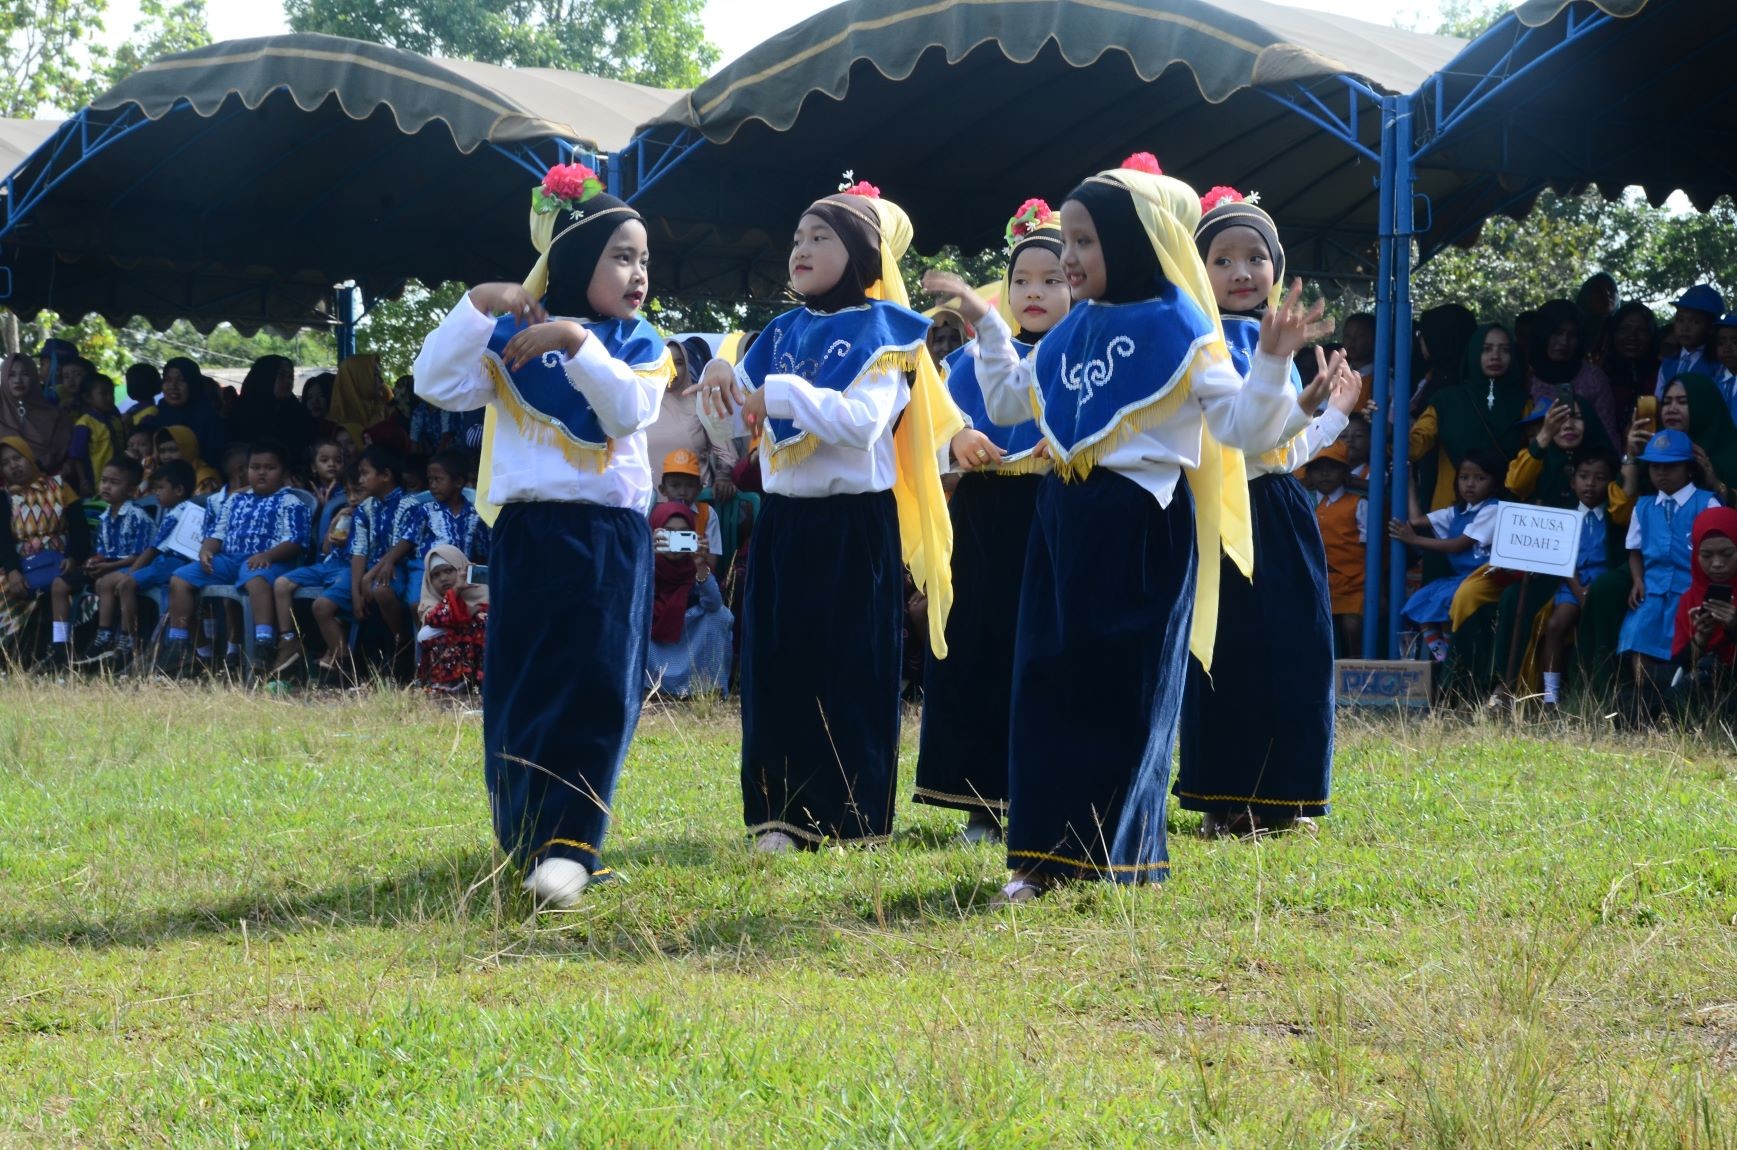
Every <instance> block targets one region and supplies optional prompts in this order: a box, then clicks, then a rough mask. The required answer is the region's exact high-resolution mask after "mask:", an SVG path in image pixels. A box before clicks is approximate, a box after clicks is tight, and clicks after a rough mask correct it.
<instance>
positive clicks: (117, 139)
mask: <svg viewBox="0 0 1737 1150" xmlns="http://www.w3.org/2000/svg"><path fill="white" fill-rule="evenodd" d="M680 95H681V93H680V92H667V91H660V90H657V89H651V88H642V87H639V86H637V85H633V84H623V83H619V82H616V81H612V80H601V79H598V78H596V77H593V76H582V75H579V74H577V73H572V72H561V71H557V70H553V69H509V68H499V67H494V66H492V65H487V64H477V63H473V62H469V61H452V60H433V59H428V58H425V57H422V56H417V55H414V54H413V53H409V52H401V51H398V50H396V49H392V48H386V47H382V46H381V45H378V44H368V43H362V42H360V41H355V40H346V39H341V38H338V37H332V36H315V35H294V36H276V37H270V38H265V39H254V40H237V41H229V42H226V43H222V44H215V45H212V46H211V47H208V48H203V49H200V50H198V51H195V52H189V53H185V54H182V55H178V56H172V57H168V58H166V59H164V60H161V61H159V62H157V63H155V64H153V65H151V66H150V67H148V68H145V69H144V70H143V71H140V72H138V73H136V74H135V75H133V76H131V77H129V78H128V79H126V80H124V81H123V82H122V83H120V84H119V85H118V86H116V87H115V88H114V89H113V90H112V91H110V92H108V93H107V94H106V95H104V96H103V97H102V98H101V99H99V100H97V101H96V103H95V104H94V105H93V106H92V107H90V108H88V109H86V110H84V111H83V112H80V113H79V114H78V115H77V116H75V117H74V118H73V119H71V120H69V121H67V122H66V123H65V124H63V125H60V126H59V128H58V130H57V131H56V133H55V135H54V137H53V138H52V139H51V140H50V141H49V142H48V143H47V144H46V145H45V146H43V147H41V148H39V149H37V151H36V152H35V153H34V154H33V155H31V157H30V158H29V159H28V160H27V161H26V162H25V163H24V164H23V166H22V167H21V168H19V169H18V171H17V172H16V173H15V175H14V179H13V181H12V185H11V191H10V195H9V196H8V198H7V201H6V204H5V209H6V212H5V221H4V229H3V230H0V243H3V244H4V259H5V263H6V264H7V265H8V266H9V267H10V269H11V272H12V289H13V291H12V296H11V298H10V299H8V300H6V301H4V302H5V303H6V304H7V305H8V306H10V307H11V308H13V310H15V311H17V312H19V313H21V314H26V315H29V314H33V313H34V312H36V311H37V310H39V309H42V308H53V309H54V310H56V311H58V312H60V313H61V314H63V315H68V316H83V315H86V314H88V313H90V312H98V313H101V314H102V315H103V316H104V317H106V318H108V319H109V320H110V321H111V322H117V323H118V322H124V321H125V320H127V319H128V318H130V317H132V316H134V315H140V316H144V317H145V318H146V319H148V320H150V321H151V322H153V323H155V324H158V325H159V326H161V325H165V324H167V323H168V322H169V321H171V320H173V319H176V318H185V319H188V320H190V321H192V322H193V323H194V324H196V325H198V326H199V327H201V328H206V329H208V328H210V327H211V326H212V325H213V324H215V323H217V322H219V321H224V320H227V321H230V322H232V323H234V324H235V325H236V326H237V327H239V328H241V329H242V330H244V331H252V330H254V329H256V328H258V327H260V326H261V325H267V324H269V325H273V326H277V327H300V326H303V325H317V324H325V323H330V322H332V321H333V318H334V317H333V316H332V314H331V310H332V305H331V300H332V288H333V285H334V284H337V283H339V282H340V281H345V280H352V279H353V280H355V281H356V282H357V284H358V286H359V287H360V288H361V290H362V293H363V295H364V297H365V298H367V299H370V300H372V299H377V298H380V297H384V296H389V295H391V294H394V293H396V292H397V291H398V290H400V288H401V287H402V285H403V284H404V282H405V280H406V279H407V278H411V277H415V278H418V279H423V280H428V281H439V280H442V279H462V280H481V279H514V280H517V279H519V278H521V277H522V276H523V275H524V273H525V272H526V270H527V269H528V268H529V267H530V265H531V262H532V260H533V258H534V253H533V252H532V251H531V247H530V241H529V238H528V232H527V227H526V214H527V211H528V209H529V206H530V189H531V187H532V186H533V185H534V184H536V182H537V180H538V179H539V178H540V177H541V175H542V172H543V171H544V170H545V169H546V168H547V166H548V165H549V164H551V163H554V162H557V161H558V160H560V159H562V158H564V150H563V149H562V148H561V147H560V146H558V145H557V144H556V141H565V142H568V143H572V144H577V145H579V146H580V147H581V148H582V149H584V150H587V151H610V150H614V149H617V148H620V147H622V146H624V145H625V144H626V142H627V140H628V138H629V136H630V135H631V132H632V128H633V125H634V124H635V123H637V122H640V121H642V120H644V119H646V118H647V117H649V116H652V115H655V114H656V113H657V112H658V111H659V110H660V109H662V108H664V107H666V106H668V105H669V103H670V102H671V101H672V100H674V99H675V98H677V97H678V96H680Z"/></svg>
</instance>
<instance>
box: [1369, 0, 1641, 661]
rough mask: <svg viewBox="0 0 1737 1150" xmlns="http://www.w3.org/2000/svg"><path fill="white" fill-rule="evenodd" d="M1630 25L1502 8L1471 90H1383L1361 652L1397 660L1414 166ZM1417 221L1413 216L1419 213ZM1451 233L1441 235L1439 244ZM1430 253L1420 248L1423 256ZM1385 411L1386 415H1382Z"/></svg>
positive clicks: (1606, 17) (1584, 8)
mask: <svg viewBox="0 0 1737 1150" xmlns="http://www.w3.org/2000/svg"><path fill="white" fill-rule="evenodd" d="M1624 24H1630V25H1631V26H1632V24H1631V21H1630V20H1625V19H1623V18H1619V17H1616V16H1612V15H1610V14H1609V13H1607V12H1605V11H1603V10H1601V9H1599V8H1597V7H1596V6H1594V5H1592V4H1584V3H1575V4H1572V5H1570V6H1568V7H1567V8H1565V9H1564V10H1563V12H1562V13H1561V14H1560V15H1558V17H1557V18H1556V19H1554V20H1552V21H1550V22H1549V23H1546V24H1541V25H1539V26H1537V27H1527V26H1525V25H1524V24H1523V23H1521V21H1520V19H1519V17H1518V16H1517V15H1515V14H1514V13H1512V12H1510V13H1509V14H1507V15H1506V16H1504V17H1502V19H1500V20H1499V21H1497V22H1496V23H1495V24H1494V25H1493V26H1492V27H1491V28H1490V29H1489V31H1487V32H1485V33H1484V34H1483V36H1480V37H1479V38H1478V39H1477V40H1476V41H1474V42H1473V43H1472V44H1471V45H1468V46H1467V51H1471V50H1473V48H1474V47H1475V46H1476V45H1479V44H1482V43H1484V42H1486V41H1489V42H1501V41H1502V40H1504V39H1508V40H1510V41H1511V42H1510V43H1509V44H1508V47H1507V49H1506V50H1505V51H1504V52H1503V53H1502V55H1501V56H1500V57H1499V58H1498V59H1497V61H1496V62H1495V64H1494V65H1493V66H1492V67H1490V68H1489V69H1488V70H1487V71H1486V72H1485V74H1484V75H1483V76H1481V77H1480V78H1479V79H1478V80H1477V82H1476V83H1475V84H1473V85H1472V87H1471V88H1470V89H1469V90H1467V91H1465V92H1462V93H1458V94H1455V93H1452V92H1450V91H1449V84H1448V77H1449V76H1450V75H1451V65H1450V68H1449V69H1444V70H1443V71H1441V72H1437V73H1436V74H1435V75H1432V76H1430V77H1429V78H1428V79H1427V80H1425V81H1424V83H1423V85H1422V86H1421V87H1419V88H1418V90H1417V91H1415V92H1413V93H1410V94H1409V95H1399V96H1388V97H1384V98H1383V101H1382V134H1381V155H1380V157H1379V159H1380V164H1381V174H1380V177H1379V183H1380V195H1381V200H1380V208H1379V212H1380V221H1381V227H1380V233H1379V236H1378V243H1379V260H1378V266H1377V272H1376V281H1375V301H1376V303H1375V401H1376V403H1377V404H1378V406H1379V410H1380V412H1381V413H1382V415H1379V416H1377V418H1376V419H1375V420H1374V422H1373V426H1372V427H1371V429H1370V447H1369V455H1370V458H1371V459H1383V458H1386V457H1387V452H1388V443H1389V439H1390V437H1391V441H1392V444H1393V448H1394V450H1393V453H1392V473H1391V477H1390V480H1391V481H1390V483H1389V484H1388V485H1387V486H1386V488H1385V489H1383V487H1382V485H1381V484H1379V483H1377V484H1374V485H1372V486H1371V487H1370V489H1369V516H1368V523H1369V544H1368V551H1367V557H1366V560H1365V568H1364V586H1365V588H1366V589H1367V591H1368V593H1366V594H1365V596H1364V602H1363V657H1364V658H1366V659H1375V658H1380V657H1382V656H1383V655H1386V656H1388V657H1391V658H1399V657H1400V656H1401V655H1402V654H1404V652H1402V651H1401V649H1400V638H1399V637H1400V632H1401V630H1402V629H1403V620H1402V619H1401V617H1400V612H1401V609H1402V608H1403V607H1404V604H1405V570H1406V555H1405V546H1404V544H1401V543H1398V542H1390V541H1389V540H1388V539H1387V537H1386V523H1387V521H1388V519H1389V518H1390V513H1389V508H1391V509H1392V513H1391V514H1393V515H1404V514H1405V511H1406V509H1407V508H1408V506H1409V495H1408V492H1409V488H1410V483H1411V475H1410V454H1411V453H1410V451H1409V445H1410V442H1411V351H1412V339H1411V332H1412V306H1411V271H1412V265H1413V259H1414V257H1413V244H1414V241H1415V240H1416V237H1417V236H1419V235H1421V234H1424V233H1427V232H1428V231H1429V230H1430V219H1431V213H1432V208H1433V205H1432V204H1431V203H1430V200H1429V197H1428V196H1426V195H1422V194H1420V193H1418V192H1417V191H1416V181H1417V172H1418V169H1419V166H1420V164H1423V163H1425V162H1427V160H1428V159H1429V157H1430V156H1431V155H1432V154H1433V153H1435V152H1437V151H1439V150H1440V149H1441V148H1442V147H1443V146H1444V145H1445V144H1446V143H1448V142H1449V141H1451V140H1452V139H1453V136H1454V134H1455V132H1457V131H1460V130H1462V129H1464V128H1466V127H1467V126H1468V125H1469V123H1470V120H1471V118H1472V117H1473V116H1474V115H1476V114H1477V113H1478V112H1479V111H1481V110H1483V109H1484V108H1486V107H1487V106H1488V105H1489V104H1490V103H1491V102H1492V101H1494V100H1496V99H1497V98H1499V97H1500V96H1501V95H1502V94H1503V93H1505V92H1508V91H1510V90H1511V89H1512V88H1513V87H1514V86H1515V85H1518V84H1525V83H1530V82H1531V81H1532V79H1533V77H1534V76H1535V75H1536V74H1537V73H1538V72H1539V70H1540V69H1541V68H1543V67H1544V66H1546V65H1547V64H1549V63H1550V62H1552V61H1553V60H1555V59H1556V58H1557V57H1559V56H1562V55H1564V54H1567V53H1571V52H1574V51H1576V50H1577V49H1579V48H1580V47H1581V46H1582V45H1583V44H1584V43H1585V42H1586V40H1587V39H1588V38H1589V37H1592V36H1595V35H1599V34H1609V33H1614V34H1616V35H1621V33H1622V29H1621V28H1620V27H1618V28H1612V27H1611V26H1612V25H1624ZM1426 115H1427V122H1428V124H1429V126H1430V127H1429V130H1428V131H1427V133H1424V134H1420V133H1419V132H1418V131H1417V125H1418V123H1419V122H1420V120H1423V119H1424V117H1425V116H1426ZM1543 187H1544V184H1543V183H1542V182H1539V183H1534V184H1532V185H1530V186H1528V187H1526V188H1525V189H1523V190H1521V191H1518V192H1516V193H1515V195H1513V196H1512V197H1510V198H1509V199H1508V200H1507V201H1505V203H1504V204H1503V205H1502V206H1503V207H1507V206H1510V205H1512V204H1515V203H1520V202H1524V201H1526V200H1527V199H1528V198H1530V197H1533V196H1536V195H1537V194H1538V192H1539V191H1540V190H1542V188H1543ZM1420 208H1421V209H1422V211H1423V220H1422V222H1421V224H1420V222H1419V219H1418V211H1419V209H1420ZM1454 238H1457V237H1446V238H1445V239H1443V240H1440V241H1438V243H1439V244H1445V243H1447V242H1451V241H1452V240H1453V239H1454ZM1432 254H1434V253H1433V252H1425V253H1424V258H1426V259H1427V258H1428V257H1429V255H1432ZM1389 416H1390V417H1389ZM1384 576H1385V579H1386V582H1385V587H1386V589H1387V610H1386V617H1385V619H1384V618H1383V617H1382V611H1381V599H1380V596H1379V595H1377V594H1375V593H1374V592H1375V589H1377V588H1381V587H1382V586H1384V583H1383V577H1384Z"/></svg>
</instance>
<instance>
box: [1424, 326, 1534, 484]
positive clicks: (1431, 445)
mask: <svg viewBox="0 0 1737 1150" xmlns="http://www.w3.org/2000/svg"><path fill="white" fill-rule="evenodd" d="M1517 351H1518V349H1517V348H1515V346H1514V337H1513V334H1512V333H1511V332H1509V331H1508V329H1507V328H1505V327H1503V326H1502V325H1501V324H1499V323H1490V324H1485V325H1484V326H1483V327H1480V328H1478V329H1477V330H1476V331H1475V332H1474V333H1473V335H1472V338H1471V340H1470V341H1469V342H1468V343H1467V344H1466V346H1465V349H1464V351H1463V353H1462V355H1461V359H1462V361H1463V362H1462V364H1461V367H1460V372H1459V378H1460V380H1461V382H1459V383H1456V384H1454V385H1452V386H1451V387H1446V388H1443V389H1441V390H1440V391H1437V392H1436V393H1435V397H1434V399H1433V400H1431V402H1430V405H1429V406H1428V407H1427V408H1425V409H1424V411H1423V414H1421V415H1419V416H1418V417H1417V421H1416V422H1415V423H1413V424H1412V425H1411V461H1412V464H1413V466H1414V468H1415V476H1416V483H1417V490H1418V495H1419V500H1420V502H1422V504H1423V505H1424V507H1425V508H1427V509H1428V510H1430V511H1439V510H1440V509H1441V508H1443V507H1451V506H1453V503H1454V499H1455V495H1454V476H1455V475H1456V474H1457V473H1458V471H1459V466H1460V460H1462V459H1464V458H1465V457H1466V453H1467V452H1468V451H1475V450H1479V449H1483V450H1487V451H1493V452H1495V453H1496V454H1497V455H1499V456H1501V457H1502V458H1503V459H1512V458H1514V453H1515V452H1516V451H1518V450H1520V445H1521V443H1522V442H1523V441H1524V440H1525V438H1526V430H1525V428H1524V427H1523V426H1522V424H1521V421H1522V420H1523V419H1525V417H1526V410H1527V408H1529V407H1531V406H1532V402H1531V396H1530V393H1529V392H1528V391H1527V388H1526V373H1525V370H1524V369H1523V368H1522V367H1521V366H1520V358H1519V356H1518V354H1517Z"/></svg>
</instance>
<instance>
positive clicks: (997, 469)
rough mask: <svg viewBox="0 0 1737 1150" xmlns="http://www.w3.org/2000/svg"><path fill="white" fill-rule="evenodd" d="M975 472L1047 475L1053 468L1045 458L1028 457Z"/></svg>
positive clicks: (982, 468) (1039, 456)
mask: <svg viewBox="0 0 1737 1150" xmlns="http://www.w3.org/2000/svg"><path fill="white" fill-rule="evenodd" d="M977 470H978V471H981V472H983V473H985V474H987V475H1048V474H1049V473H1050V472H1051V471H1053V470H1054V467H1053V466H1052V465H1051V461H1050V459H1049V458H1048V457H1047V456H1043V455H1028V456H1026V457H1025V458H1024V459H1016V460H1014V461H1013V462H1012V463H995V464H991V465H990V466H988V467H979V468H978V469H977Z"/></svg>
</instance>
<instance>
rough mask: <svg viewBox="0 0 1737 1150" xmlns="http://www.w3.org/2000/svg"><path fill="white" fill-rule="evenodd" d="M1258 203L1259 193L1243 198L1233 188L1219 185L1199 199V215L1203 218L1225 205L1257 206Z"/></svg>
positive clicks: (1259, 199) (1259, 200)
mask: <svg viewBox="0 0 1737 1150" xmlns="http://www.w3.org/2000/svg"><path fill="white" fill-rule="evenodd" d="M1260 202H1261V195H1260V193H1259V192H1250V193H1249V194H1248V195H1246V196H1245V195H1243V194H1242V193H1241V192H1239V191H1237V190H1236V189H1235V188H1229V187H1226V186H1225V185H1223V184H1220V185H1218V186H1217V187H1215V188H1212V189H1211V190H1209V191H1208V192H1207V193H1206V194H1205V195H1204V196H1201V197H1200V214H1201V215H1203V216H1204V215H1205V214H1206V213H1207V212H1210V211H1211V210H1212V209H1214V208H1221V207H1223V206H1224V205H1225V204H1258V203H1260Z"/></svg>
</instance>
